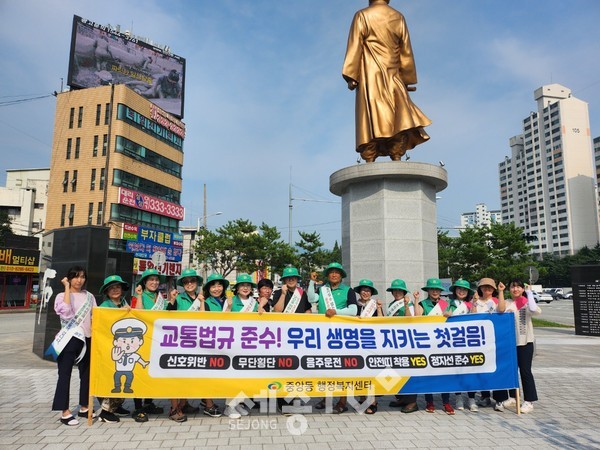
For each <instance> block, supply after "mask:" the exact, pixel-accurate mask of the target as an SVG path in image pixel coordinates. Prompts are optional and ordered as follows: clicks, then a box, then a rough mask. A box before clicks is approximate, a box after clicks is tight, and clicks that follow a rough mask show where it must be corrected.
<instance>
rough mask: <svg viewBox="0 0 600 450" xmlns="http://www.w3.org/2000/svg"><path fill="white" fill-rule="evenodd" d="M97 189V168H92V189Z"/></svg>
mask: <svg viewBox="0 0 600 450" xmlns="http://www.w3.org/2000/svg"><path fill="white" fill-rule="evenodd" d="M95 189H96V169H92V179H91V181H90V191H93V190H95Z"/></svg>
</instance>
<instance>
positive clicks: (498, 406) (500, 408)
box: [494, 402, 504, 412]
mask: <svg viewBox="0 0 600 450" xmlns="http://www.w3.org/2000/svg"><path fill="white" fill-rule="evenodd" d="M494 411H498V412H504V404H503V403H502V402H496V404H495V405H494Z"/></svg>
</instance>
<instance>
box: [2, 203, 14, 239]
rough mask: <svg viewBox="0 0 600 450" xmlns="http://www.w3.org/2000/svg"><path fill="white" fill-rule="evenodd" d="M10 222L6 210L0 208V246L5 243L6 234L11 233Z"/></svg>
mask: <svg viewBox="0 0 600 450" xmlns="http://www.w3.org/2000/svg"><path fill="white" fill-rule="evenodd" d="M12 234H13V232H12V223H11V220H10V216H9V215H8V212H7V211H6V210H0V247H4V246H5V245H6V236H9V235H12Z"/></svg>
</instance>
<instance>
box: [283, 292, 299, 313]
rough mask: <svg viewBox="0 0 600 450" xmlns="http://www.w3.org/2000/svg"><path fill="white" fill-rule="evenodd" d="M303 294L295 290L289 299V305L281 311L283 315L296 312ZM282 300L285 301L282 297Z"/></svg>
mask: <svg viewBox="0 0 600 450" xmlns="http://www.w3.org/2000/svg"><path fill="white" fill-rule="evenodd" d="M303 292H304V291H303V290H302V289H301V288H296V290H295V291H294V295H292V298H290V301H289V303H288V304H287V306H286V307H285V309H284V310H283V312H284V313H295V312H296V310H297V309H298V305H299V304H300V299H302V293H303ZM284 299H285V297H284Z"/></svg>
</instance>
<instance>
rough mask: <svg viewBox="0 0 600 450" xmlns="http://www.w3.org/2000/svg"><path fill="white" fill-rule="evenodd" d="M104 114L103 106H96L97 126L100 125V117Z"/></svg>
mask: <svg viewBox="0 0 600 450" xmlns="http://www.w3.org/2000/svg"><path fill="white" fill-rule="evenodd" d="M101 114H102V105H101V104H100V103H98V104H97V105H96V126H98V125H100V115H101Z"/></svg>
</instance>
